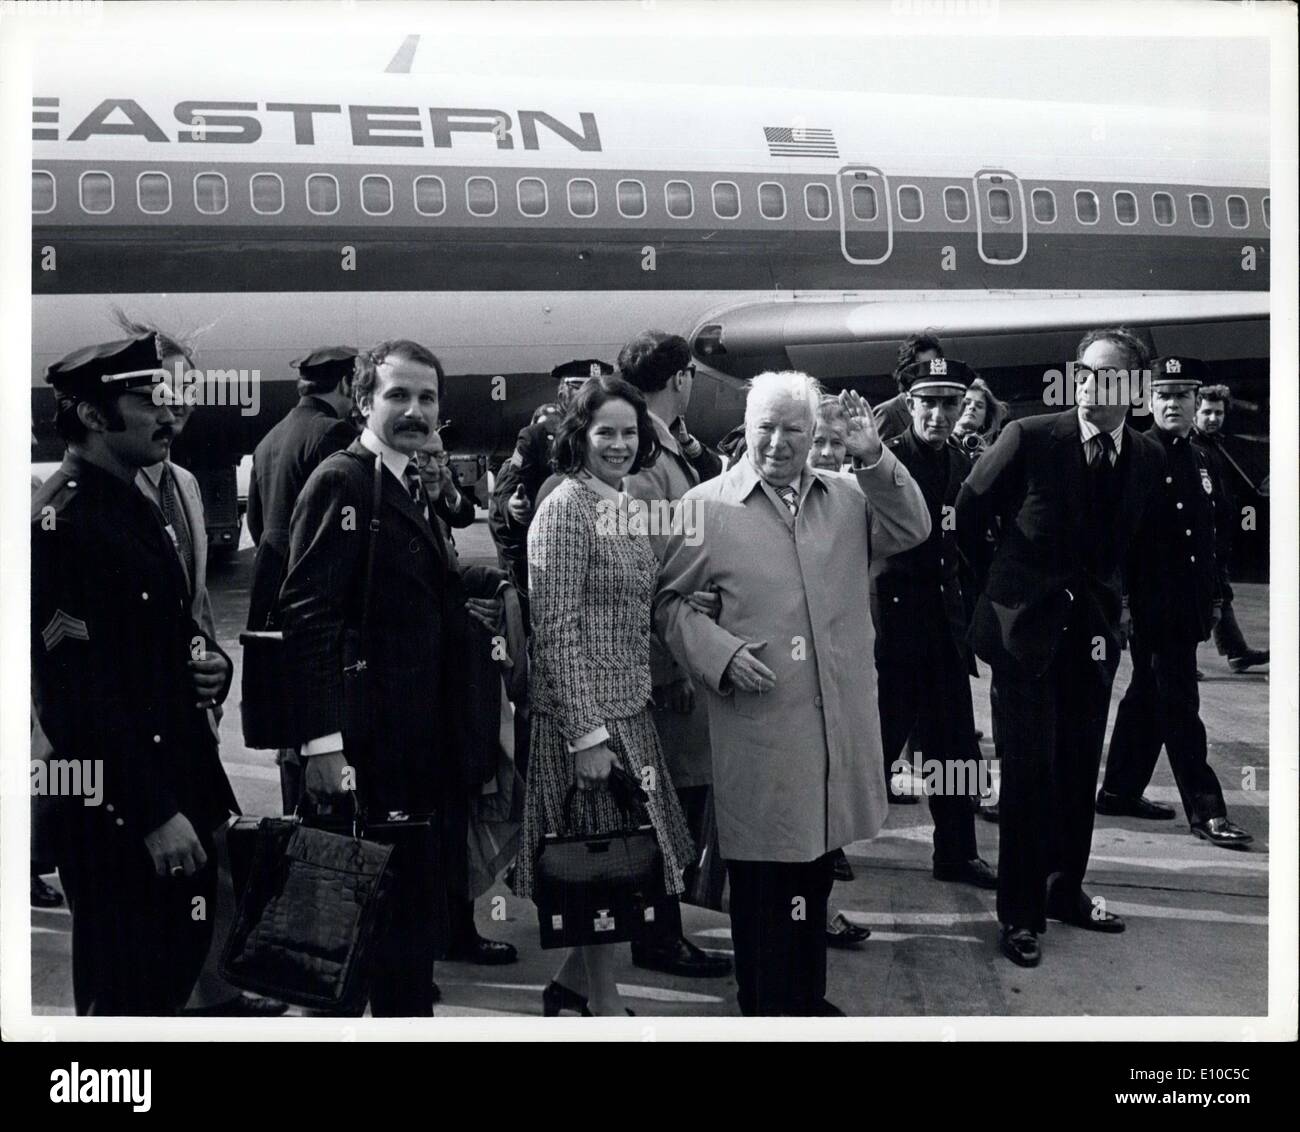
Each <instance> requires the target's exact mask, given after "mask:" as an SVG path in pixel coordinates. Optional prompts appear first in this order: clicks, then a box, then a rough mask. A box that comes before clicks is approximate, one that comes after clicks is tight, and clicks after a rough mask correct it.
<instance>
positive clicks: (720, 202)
mask: <svg viewBox="0 0 1300 1132" xmlns="http://www.w3.org/2000/svg"><path fill="white" fill-rule="evenodd" d="M713 214H714V215H715V216H716V217H718V218H719V219H720V220H735V219H736V217H737V216H739V215H740V190H739V189H738V188H736V185H735V183H734V182H732V181H716V182H714V185H713Z"/></svg>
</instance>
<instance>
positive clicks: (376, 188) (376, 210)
mask: <svg viewBox="0 0 1300 1132" xmlns="http://www.w3.org/2000/svg"><path fill="white" fill-rule="evenodd" d="M361 207H362V209H363V210H364V211H365V212H367V213H368V214H369V215H371V216H387V215H388V214H389V213H390V212H392V211H393V182H392V181H390V180H389V179H388V178H387V177H385V176H383V175H382V174H379V173H367V174H366V176H364V177H362V178H361Z"/></svg>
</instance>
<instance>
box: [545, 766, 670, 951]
mask: <svg viewBox="0 0 1300 1132" xmlns="http://www.w3.org/2000/svg"><path fill="white" fill-rule="evenodd" d="M609 789H610V791H611V793H613V795H614V799H615V801H616V803H617V804H618V807H619V810H620V811H621V812H622V814H623V818H624V827H623V828H622V829H618V830H614V831H611V832H607V833H572V832H569V830H571V829H573V821H572V814H573V803H574V796H575V794H576V793H577V792H578V791H577V787H576V786H571V787H569V792H568V794H567V795H566V796H565V799H564V822H565V825H566V826H567V827H568V829H566V830H565V831H563V832H559V833H548V834H546V835H545V837H543V838H542V841H541V843H540V844H539V845H538V847H537V857H536V864H535V868H534V878H535V879H534V884H533V902H534V903H535V904H536V905H537V921H538V927H539V928H540V931H541V944H542V947H543V948H545V949H549V948H556V947H587V946H590V945H592V944H599V943H622V942H624V941H627V940H640V939H643V938H645V937H646V936H648V935H652V934H654V933H655V930H656V928H657V926H658V923H659V922H660V921H662V920H663V918H664V914H665V911H666V903H667V901H668V899H669V897H668V895H667V892H666V890H665V886H664V876H663V868H664V866H663V854H662V853H661V852H660V849H659V842H658V841H657V840H656V838H655V832H654V827H653V826H651V825H650V824H648V823H647V824H641V825H638V824H634V819H633V816H632V809H633V806H634V804H636V803H640V804H641V806H642V807H643V808H644V806H645V803H646V796H645V793H644V792H643V791H642V790H641V787H640V785H639V784H638V783H637V782H636V780H635V779H634V778H632V777H631V775H629V774H627V773H626V772H625V771H623V770H622V769H620V768H618V767H615V768H614V770H613V772H611V774H610V781H609ZM584 793H585V792H584Z"/></svg>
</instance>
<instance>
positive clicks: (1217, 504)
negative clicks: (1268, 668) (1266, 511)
mask: <svg viewBox="0 0 1300 1132" xmlns="http://www.w3.org/2000/svg"><path fill="white" fill-rule="evenodd" d="M1192 442H1193V443H1194V444H1195V445H1196V446H1197V447H1198V448H1200V449H1201V451H1203V452H1204V453H1205V457H1206V459H1207V460H1208V461H1209V465H1210V482H1211V484H1213V487H1214V558H1215V565H1217V566H1218V568H1219V590H1220V595H1221V596H1222V598H1223V600H1224V601H1231V600H1232V581H1231V579H1230V577H1229V574H1230V571H1231V563H1232V543H1233V539H1234V538H1235V537H1236V534H1237V531H1238V530H1239V529H1240V523H1241V509H1240V507H1239V505H1238V503H1237V497H1236V495H1235V494H1234V493H1233V490H1232V476H1231V474H1230V473H1229V471H1228V460H1227V457H1226V456H1225V455H1224V452H1223V435H1222V433H1216V434H1215V435H1214V436H1209V435H1208V434H1206V433H1204V432H1200V431H1199V430H1197V429H1193V430H1192Z"/></svg>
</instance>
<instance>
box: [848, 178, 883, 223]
mask: <svg viewBox="0 0 1300 1132" xmlns="http://www.w3.org/2000/svg"><path fill="white" fill-rule="evenodd" d="M849 196H850V199H851V200H852V202H853V215H854V216H855V217H856V218H857V219H859V220H875V218H876V214H877V212H878V211H879V209H878V208H877V206H876V190H875V189H873V188H872V187H871V186H870V185H854V186H853V192H852V193H850V194H849Z"/></svg>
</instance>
